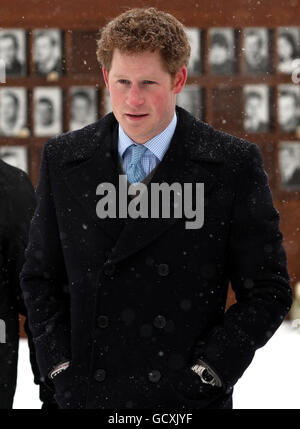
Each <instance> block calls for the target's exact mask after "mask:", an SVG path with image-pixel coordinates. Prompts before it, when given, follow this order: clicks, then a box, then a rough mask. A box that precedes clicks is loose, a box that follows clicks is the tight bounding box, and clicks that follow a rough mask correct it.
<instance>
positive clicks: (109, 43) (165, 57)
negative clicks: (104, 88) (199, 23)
mask: <svg viewBox="0 0 300 429" xmlns="http://www.w3.org/2000/svg"><path fill="white" fill-rule="evenodd" d="M115 48H117V49H119V50H120V51H121V52H122V53H126V54H132V53H142V52H145V51H150V52H154V51H156V50H158V51H159V52H160V54H161V59H162V64H163V67H164V68H165V70H166V71H167V72H168V73H169V74H170V75H171V76H172V77H174V76H175V74H176V72H177V71H178V70H179V68H180V67H181V66H183V65H184V66H186V67H187V66H188V62H189V58H190V53H191V47H190V44H189V40H188V37H187V35H186V33H185V31H184V26H183V24H181V22H179V21H178V20H177V19H176V18H175V17H174V16H172V15H170V14H169V13H166V12H162V11H159V10H157V9H156V8H155V7H149V8H133V9H129V10H128V11H126V12H124V13H122V14H121V15H119V16H117V17H116V18H114V19H113V20H112V21H110V22H108V23H107V24H106V25H105V27H103V28H102V29H101V30H100V38H99V39H98V40H97V51H96V53H97V59H98V62H99V64H100V65H101V66H104V67H105V68H106V70H107V71H109V70H110V68H111V62H112V56H113V51H114V49H115Z"/></svg>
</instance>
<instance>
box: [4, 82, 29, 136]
mask: <svg viewBox="0 0 300 429" xmlns="http://www.w3.org/2000/svg"><path fill="white" fill-rule="evenodd" d="M19 118H20V101H19V98H18V96H17V95H16V94H15V93H14V92H13V91H11V90H8V91H5V92H3V93H2V97H1V127H0V134H1V135H3V136H15V135H18V133H19V132H20V130H21V128H22V127H23V126H24V124H23V123H22V121H20V120H19Z"/></svg>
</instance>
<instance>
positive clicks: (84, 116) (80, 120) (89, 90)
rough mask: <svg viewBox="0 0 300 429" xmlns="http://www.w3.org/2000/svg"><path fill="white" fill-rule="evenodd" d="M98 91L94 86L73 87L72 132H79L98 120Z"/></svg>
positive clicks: (71, 105) (71, 94)
mask: <svg viewBox="0 0 300 429" xmlns="http://www.w3.org/2000/svg"><path fill="white" fill-rule="evenodd" d="M96 95H97V90H96V88H95V87H93V86H73V87H71V89H70V96H71V97H70V98H71V100H70V101H71V104H70V107H71V114H70V126H69V128H70V131H74V130H78V129H79V128H82V127H85V126H86V125H88V124H91V123H92V122H95V121H96V120H97V113H98V112H97V96H96Z"/></svg>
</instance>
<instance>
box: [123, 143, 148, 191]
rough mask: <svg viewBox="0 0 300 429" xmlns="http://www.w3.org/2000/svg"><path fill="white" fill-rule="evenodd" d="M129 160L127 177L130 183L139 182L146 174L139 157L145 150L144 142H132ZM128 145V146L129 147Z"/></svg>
mask: <svg viewBox="0 0 300 429" xmlns="http://www.w3.org/2000/svg"><path fill="white" fill-rule="evenodd" d="M131 146H132V154H131V161H130V163H129V164H128V167H127V171H126V174H127V179H128V181H129V182H130V183H136V182H140V181H141V180H143V179H144V177H145V176H146V173H145V171H144V169H143V166H142V162H141V158H142V156H143V155H144V153H145V152H146V150H147V148H146V146H145V145H144V144H133V145H131ZM131 146H130V147H131Z"/></svg>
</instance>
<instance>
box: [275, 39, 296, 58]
mask: <svg viewBox="0 0 300 429" xmlns="http://www.w3.org/2000/svg"><path fill="white" fill-rule="evenodd" d="M278 55H279V58H280V60H281V61H285V60H289V59H291V58H292V56H293V47H292V45H291V44H290V42H289V41H288V39H287V38H286V37H279V38H278Z"/></svg>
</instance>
